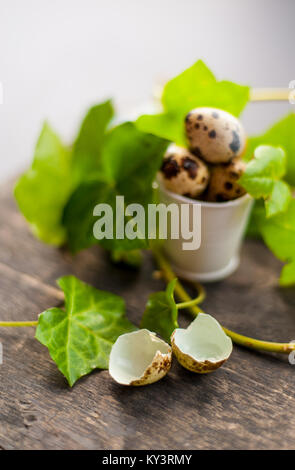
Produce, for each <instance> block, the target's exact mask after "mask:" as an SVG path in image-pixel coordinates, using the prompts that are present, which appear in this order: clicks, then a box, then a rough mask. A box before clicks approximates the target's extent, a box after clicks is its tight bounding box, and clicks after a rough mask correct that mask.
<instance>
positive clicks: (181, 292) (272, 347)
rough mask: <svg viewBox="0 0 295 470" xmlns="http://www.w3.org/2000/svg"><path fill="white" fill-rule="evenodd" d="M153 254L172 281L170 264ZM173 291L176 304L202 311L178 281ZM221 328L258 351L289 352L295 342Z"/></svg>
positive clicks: (241, 344) (195, 314)
mask: <svg viewBox="0 0 295 470" xmlns="http://www.w3.org/2000/svg"><path fill="white" fill-rule="evenodd" d="M153 254H154V256H155V258H156V261H157V263H158V265H159V267H160V269H161V271H162V273H163V275H164V277H165V279H166V281H167V282H170V281H172V279H175V277H176V276H175V274H174V272H173V271H172V269H171V266H170V264H169V263H168V261H167V260H166V259H165V258H164V256H163V255H162V254H161V253H160V252H159V251H158V250H155V249H153ZM175 293H176V295H177V297H178V298H179V299H180V300H182V301H183V303H182V304H178V305H184V304H187V307H188V309H189V310H190V312H191V313H192V314H193V316H195V317H196V316H197V315H198V314H199V313H200V312H203V310H202V309H201V308H200V307H199V306H198V305H195V302H194V300H193V299H192V298H191V297H190V296H189V294H188V293H187V292H186V290H185V289H184V287H183V286H182V284H181V283H180V282H179V281H177V283H176V286H175ZM189 304H190V305H189ZM180 308H184V307H180ZM222 328H223V330H224V332H225V333H226V334H227V335H228V336H229V337H230V338H231V339H232V340H233V342H234V343H236V344H239V345H240V346H245V347H247V348H250V349H255V350H259V351H268V352H277V353H282V354H289V353H290V352H291V351H294V350H295V344H293V343H274V342H272V341H261V340H258V339H255V338H250V337H248V336H243V335H240V334H238V333H235V332H234V331H231V330H229V329H227V328H224V327H222Z"/></svg>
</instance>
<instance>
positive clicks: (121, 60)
mask: <svg viewBox="0 0 295 470" xmlns="http://www.w3.org/2000/svg"><path fill="white" fill-rule="evenodd" d="M294 21H295V1H294V0H280V1H279V0H211V1H210V0H202V1H199V0H177V1H176V0H148V1H146V0H105V1H103V0H96V1H94V0H50V1H49V0H47V1H45V0H0V81H2V83H3V87H4V104H2V105H1V106H0V180H3V179H5V178H7V177H8V176H10V175H13V174H15V173H17V172H20V171H21V170H22V169H23V168H25V167H26V165H27V164H28V162H29V161H30V159H31V157H32V153H33V146H34V143H35V140H36V137H37V135H38V133H39V131H40V128H41V125H42V121H43V120H44V119H48V120H49V121H50V122H51V124H52V125H53V127H54V128H55V129H56V130H58V132H59V133H60V134H61V136H62V137H63V138H64V140H65V141H66V142H68V141H70V139H71V138H72V136H73V135H74V133H75V132H76V130H77V126H78V122H79V119H80V118H81V116H82V115H83V112H84V111H85V110H86V108H87V106H89V105H91V104H94V103H95V102H98V101H99V100H101V99H103V98H106V97H114V98H115V101H116V105H117V108H118V109H119V111H120V112H121V113H125V112H128V111H129V110H132V109H134V108H137V107H138V106H141V105H144V104H146V103H147V102H149V100H151V98H152V91H153V87H154V85H155V84H157V83H158V82H161V81H163V80H164V81H165V80H166V79H168V78H170V77H172V76H173V75H175V74H177V73H178V72H180V71H181V70H183V69H184V68H185V67H187V66H189V65H191V64H192V63H193V62H195V61H196V60H197V59H198V58H203V59H204V60H205V61H206V63H207V64H208V65H209V66H210V67H211V68H212V70H213V71H214V72H215V74H216V75H217V77H218V78H221V79H223V78H226V79H231V80H234V81H237V82H240V83H245V84H250V85H252V86H258V87H262V86H278V87H288V84H289V82H290V81H291V80H294V79H295V59H294V58H295V53H294V45H295V33H294ZM288 108H290V105H288V104H281V103H277V104H274V105H271V104H268V105H265V104H264V105H257V104H255V105H254V104H253V105H251V107H250V108H249V110H248V111H246V113H245V115H244V117H243V119H244V122H245V125H246V127H247V130H248V131H249V132H251V133H253V132H259V131H260V130H261V129H262V128H264V127H265V126H266V125H267V124H268V123H270V122H272V121H273V120H274V119H275V118H276V117H277V116H279V115H280V114H283V113H284V112H286V111H287V110H288Z"/></svg>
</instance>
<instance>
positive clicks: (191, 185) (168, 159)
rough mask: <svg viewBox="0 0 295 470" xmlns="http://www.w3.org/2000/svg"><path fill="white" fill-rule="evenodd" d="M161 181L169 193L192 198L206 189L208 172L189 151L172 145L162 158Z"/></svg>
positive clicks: (202, 163)
mask: <svg viewBox="0 0 295 470" xmlns="http://www.w3.org/2000/svg"><path fill="white" fill-rule="evenodd" d="M161 179H162V182H163V184H164V186H165V188H166V189H168V190H169V191H172V192H174V193H176V194H181V195H182V196H187V197H192V198H194V197H196V196H198V195H199V194H201V193H202V192H204V190H205V189H206V187H207V185H208V181H209V170H208V168H207V166H206V164H205V163H204V162H203V161H202V160H200V159H199V158H197V157H196V156H195V155H193V154H192V153H191V152H189V150H187V149H185V148H183V147H178V146H177V145H175V144H172V145H170V146H169V148H168V150H167V152H166V154H165V156H164V160H163V164H162V167H161Z"/></svg>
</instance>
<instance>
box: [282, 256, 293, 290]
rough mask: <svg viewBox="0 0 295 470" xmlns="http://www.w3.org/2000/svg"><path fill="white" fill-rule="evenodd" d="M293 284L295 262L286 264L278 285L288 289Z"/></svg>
mask: <svg viewBox="0 0 295 470" xmlns="http://www.w3.org/2000/svg"><path fill="white" fill-rule="evenodd" d="M293 284H295V260H294V261H292V262H291V263H289V264H286V265H285V266H284V267H283V269H282V272H281V277H280V285H281V286H283V287H288V286H291V285H293Z"/></svg>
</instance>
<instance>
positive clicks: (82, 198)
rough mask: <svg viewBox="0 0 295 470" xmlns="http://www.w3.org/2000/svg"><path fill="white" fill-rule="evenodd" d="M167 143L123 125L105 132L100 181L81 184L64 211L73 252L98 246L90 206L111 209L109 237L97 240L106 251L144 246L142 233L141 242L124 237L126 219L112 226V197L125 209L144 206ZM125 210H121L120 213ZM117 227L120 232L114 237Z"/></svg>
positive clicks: (114, 218)
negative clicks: (98, 205)
mask: <svg viewBox="0 0 295 470" xmlns="http://www.w3.org/2000/svg"><path fill="white" fill-rule="evenodd" d="M166 147H167V141H165V140H163V139H160V138H158V137H156V136H153V135H150V134H145V133H142V132H140V131H139V130H138V129H137V128H136V127H135V126H134V124H133V123H131V122H127V123H124V124H121V125H120V126H117V127H115V128H114V129H112V130H111V131H109V133H108V135H107V137H106V140H105V145H104V148H103V153H102V157H101V158H102V168H103V177H104V181H101V180H94V181H88V182H86V183H83V184H81V185H80V186H79V187H78V188H77V190H76V191H75V192H74V193H73V195H72V197H71V199H70V200H69V203H68V204H67V206H66V208H65V212H64V219H63V221H64V224H65V227H66V229H67V236H68V242H69V247H70V249H71V250H72V251H73V252H77V251H79V250H81V249H83V248H87V247H88V246H90V245H92V244H94V243H98V240H96V239H95V238H94V236H93V227H94V223H95V221H96V220H97V218H95V217H94V216H93V210H94V207H95V206H96V205H97V204H102V203H104V204H108V205H109V206H110V207H111V208H112V215H113V217H112V220H111V223H112V225H113V234H114V235H113V237H111V238H105V239H102V240H99V243H100V244H101V245H102V246H104V247H105V248H106V249H109V250H120V251H122V250H123V251H126V250H134V249H140V248H146V247H147V240H146V236H145V233H142V239H140V238H135V239H133V240H131V239H128V238H127V237H125V236H124V230H123V229H124V227H125V225H126V223H127V222H128V220H129V219H130V217H127V216H125V217H124V218H122V221H121V222H120V223H119V224H117V223H116V213H117V211H116V196H124V202H125V206H126V205H128V204H132V203H137V204H141V205H142V206H143V207H145V206H146V205H147V204H148V203H149V202H151V200H152V196H153V191H152V182H153V180H154V177H155V174H156V172H157V170H158V169H159V167H160V165H161V161H162V158H163V153H164V151H165V149H166ZM124 210H125V207H123V211H124ZM117 225H120V227H118V228H119V229H120V230H121V231H123V236H122V238H119V237H116V229H117Z"/></svg>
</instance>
